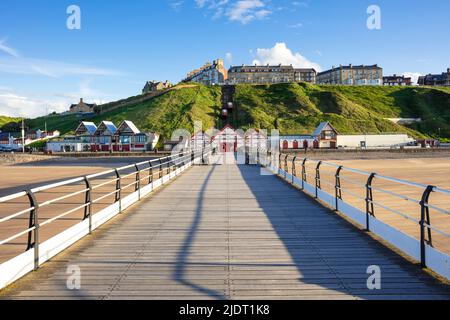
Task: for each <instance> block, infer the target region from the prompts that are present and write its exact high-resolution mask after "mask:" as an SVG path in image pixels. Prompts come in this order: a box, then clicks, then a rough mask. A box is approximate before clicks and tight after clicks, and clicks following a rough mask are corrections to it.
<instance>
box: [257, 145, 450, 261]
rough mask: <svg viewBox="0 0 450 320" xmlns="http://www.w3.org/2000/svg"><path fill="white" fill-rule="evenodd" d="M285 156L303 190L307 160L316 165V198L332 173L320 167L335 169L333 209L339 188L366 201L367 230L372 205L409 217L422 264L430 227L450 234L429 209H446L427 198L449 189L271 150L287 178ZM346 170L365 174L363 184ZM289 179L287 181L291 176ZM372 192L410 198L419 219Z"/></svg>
mask: <svg viewBox="0 0 450 320" xmlns="http://www.w3.org/2000/svg"><path fill="white" fill-rule="evenodd" d="M288 159H290V160H292V161H291V162H292V167H291V175H292V177H297V172H294V170H297V165H296V164H295V163H301V169H302V175H301V177H300V179H301V185H302V189H304V188H305V184H306V183H307V181H306V180H307V179H306V177H307V176H310V175H308V173H307V172H306V166H307V163H313V164H316V166H315V168H311V169H310V170H315V186H314V185H312V188H315V197H316V198H318V190H321V189H322V187H321V182H325V180H324V179H323V176H332V175H326V174H321V172H320V168H321V167H322V166H324V165H325V166H330V167H334V168H337V171H336V173H335V178H336V180H335V182H334V189H335V192H336V194H335V195H334V196H335V198H336V201H335V207H336V208H335V209H336V210H339V209H338V203H339V202H338V200H341V201H343V200H342V193H341V192H342V191H345V193H346V194H348V195H350V196H352V197H354V198H356V199H359V201H361V200H362V201H365V203H366V230H368V231H370V225H369V222H370V218H369V217H370V216H372V217H373V218H374V217H375V207H374V206H376V207H380V208H382V209H384V210H386V211H387V212H390V213H394V214H396V215H399V216H402V217H403V218H405V219H408V220H410V221H413V222H414V223H416V224H418V225H419V228H420V235H421V236H420V240H419V241H420V247H421V250H420V251H421V264H422V266H425V265H426V260H425V251H426V244H428V245H430V246H432V234H431V230H433V231H435V232H437V233H439V234H440V235H442V236H445V237H450V234H449V233H448V232H445V231H443V230H441V229H439V228H438V227H436V226H434V225H432V224H431V222H430V221H431V220H430V212H429V209H433V210H435V211H437V212H440V213H442V214H445V215H450V211H449V210H446V209H444V208H440V207H438V206H436V205H433V204H430V203H429V197H430V195H431V193H433V192H437V193H440V194H443V195H446V196H450V190H446V189H443V188H440V187H436V186H431V185H426V184H423V183H417V182H412V181H407V180H403V179H397V178H393V177H389V176H385V175H380V174H377V173H370V172H366V171H363V170H358V169H353V168H349V167H345V166H342V165H338V164H335V163H332V162H327V161H320V160H315V159H309V158H307V157H303V158H301V157H299V156H293V155H286V156H285V157H282V153H281V152H274V153H273V154H271V155H270V164H271V165H272V164H273V160H275V161H279V163H278V166H277V167H278V169H279V170H282V172H283V171H284V173H285V174H286V176H285V178H286V179H287V174H289V168H288V165H287V164H288ZM263 165H267V163H266V164H263ZM275 167H276V166H275ZM345 171H347V172H352V173H356V174H359V175H363V176H365V177H368V178H367V182H366V184H362V183H361V182H360V181H355V180H354V179H349V178H348V177H342V172H345ZM311 179H313V178H311ZM341 179H342V180H343V181H346V182H348V183H351V184H354V185H356V186H357V187H361V188H362V190H365V192H366V194H365V197H364V196H359V195H357V194H355V193H354V192H352V191H350V190H344V188H343V187H342V186H341V182H340V180H341ZM374 179H376V180H384V181H389V182H394V183H398V184H400V185H405V186H408V187H413V188H418V189H420V191H421V193H422V197H421V199H420V200H419V199H414V198H412V197H410V196H406V195H402V194H399V193H397V192H393V191H390V190H385V188H381V187H375V186H373V185H372V182H373V180H374ZM288 180H290V178H289V179H288ZM321 180H323V181H321ZM292 182H294V178H292ZM327 182H328V181H327ZM325 184H327V183H325ZM328 184H329V185H331V186H332V185H333V183H328ZM310 185H311V183H310ZM373 191H378V192H381V193H385V194H388V195H389V196H392V197H395V198H396V199H401V200H406V201H411V202H413V203H415V204H416V205H419V207H420V218H419V219H417V218H415V217H413V216H411V215H410V214H409V213H405V212H401V211H400V210H398V209H393V208H390V207H389V206H387V205H384V204H383V203H380V202H376V201H375V200H374V194H373ZM311 192H312V191H311ZM332 196H333V195H332ZM426 236H428V240H426V239H425V238H426Z"/></svg>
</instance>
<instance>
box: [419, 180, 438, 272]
mask: <svg viewBox="0 0 450 320" xmlns="http://www.w3.org/2000/svg"><path fill="white" fill-rule="evenodd" d="M434 188H435V187H434V186H428V187H427V188H426V189H425V191H424V192H423V195H422V200H421V201H420V223H419V224H420V265H421V267H422V268H426V266H427V263H426V243H427V242H428V244H429V245H433V244H432V239H431V229H430V228H429V227H428V226H429V225H430V223H431V221H430V208H429V207H428V201H429V199H430V195H431V193H432V192H433V190H434ZM425 228H427V229H428V240H426V239H425Z"/></svg>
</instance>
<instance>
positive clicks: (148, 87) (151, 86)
mask: <svg viewBox="0 0 450 320" xmlns="http://www.w3.org/2000/svg"><path fill="white" fill-rule="evenodd" d="M170 87H172V84H171V83H170V82H169V81H168V80H166V81H165V82H162V81H147V82H146V83H145V86H144V89H142V94H146V93H149V92H157V91H161V90H165V89H169V88H170Z"/></svg>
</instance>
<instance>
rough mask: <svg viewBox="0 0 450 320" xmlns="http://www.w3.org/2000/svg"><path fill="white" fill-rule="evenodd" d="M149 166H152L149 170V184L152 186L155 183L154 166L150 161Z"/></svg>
mask: <svg viewBox="0 0 450 320" xmlns="http://www.w3.org/2000/svg"><path fill="white" fill-rule="evenodd" d="M148 165H149V166H150V167H149V169H148V184H151V183H153V164H152V162H151V161H149V162H148Z"/></svg>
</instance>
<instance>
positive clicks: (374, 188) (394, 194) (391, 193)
mask: <svg viewBox="0 0 450 320" xmlns="http://www.w3.org/2000/svg"><path fill="white" fill-rule="evenodd" d="M370 188H371V189H372V190H375V191H379V192H381V193H385V194H389V195H391V196H394V197H397V198H400V199H403V200H406V201H411V202H414V203H417V204H420V201H419V200H416V199H413V198H410V197H408V196H404V195H401V194H398V193H395V192H392V191H387V190H384V189H381V188H377V187H374V186H371V187H370Z"/></svg>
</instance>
